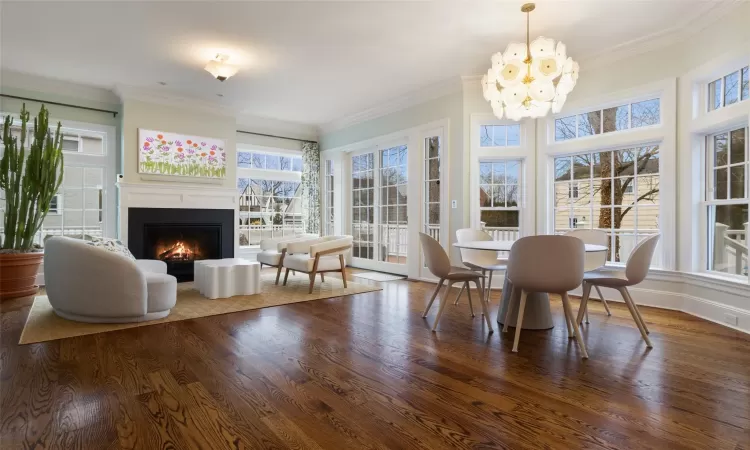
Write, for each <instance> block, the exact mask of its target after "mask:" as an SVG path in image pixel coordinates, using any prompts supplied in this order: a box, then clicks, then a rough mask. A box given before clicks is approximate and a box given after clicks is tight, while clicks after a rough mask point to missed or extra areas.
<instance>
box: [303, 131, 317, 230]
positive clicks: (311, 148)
mask: <svg viewBox="0 0 750 450" xmlns="http://www.w3.org/2000/svg"><path fill="white" fill-rule="evenodd" d="M301 185H302V224H303V226H304V229H305V233H315V234H320V146H319V145H318V143H317V142H304V143H303V144H302V182H301Z"/></svg>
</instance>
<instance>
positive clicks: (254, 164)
mask: <svg viewBox="0 0 750 450" xmlns="http://www.w3.org/2000/svg"><path fill="white" fill-rule="evenodd" d="M237 167H239V168H243V169H264V170H281V171H286V172H300V173H301V172H302V157H301V156H289V155H279V154H274V153H259V152H249V151H238V152H237Z"/></svg>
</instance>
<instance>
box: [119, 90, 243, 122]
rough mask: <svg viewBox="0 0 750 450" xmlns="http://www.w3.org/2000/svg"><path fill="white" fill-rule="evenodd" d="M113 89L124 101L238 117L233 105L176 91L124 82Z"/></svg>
mask: <svg viewBox="0 0 750 450" xmlns="http://www.w3.org/2000/svg"><path fill="white" fill-rule="evenodd" d="M113 91H114V93H115V94H116V95H117V96H118V97H119V98H120V101H122V103H125V101H127V100H130V101H140V102H146V103H155V104H158V105H163V106H171V107H177V108H185V109H190V110H191V111H200V112H204V113H207V114H214V115H220V116H227V117H232V118H234V117H237V115H238V114H239V111H237V110H236V109H235V108H232V107H231V106H226V105H222V104H220V103H219V102H216V101H210V100H205V99H201V98H196V97H186V96H183V95H180V94H177V93H175V92H165V91H163V90H158V89H152V88H144V87H137V86H128V85H123V84H117V85H115V88H114V89H113Z"/></svg>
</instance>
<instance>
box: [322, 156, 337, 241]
mask: <svg viewBox="0 0 750 450" xmlns="http://www.w3.org/2000/svg"><path fill="white" fill-rule="evenodd" d="M324 176H325V179H324V184H325V190H324V195H325V197H324V201H325V210H324V216H323V224H324V232H325V234H326V235H327V236H331V235H333V234H335V231H334V225H335V222H334V210H333V205H334V203H333V192H334V183H333V182H334V178H333V160H330V159H327V160H326V162H325V173H324Z"/></svg>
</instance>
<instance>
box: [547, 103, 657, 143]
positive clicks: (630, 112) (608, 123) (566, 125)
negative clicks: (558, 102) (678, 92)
mask: <svg viewBox="0 0 750 450" xmlns="http://www.w3.org/2000/svg"><path fill="white" fill-rule="evenodd" d="M660 122H661V103H660V101H659V99H652V100H645V101H642V102H635V103H630V104H627V105H622V106H615V107H612V108H605V109H599V110H595V111H591V112H587V113H584V114H578V115H575V116H568V117H562V118H559V119H555V141H567V140H569V139H577V138H581V137H586V136H594V135H597V134H602V133H612V132H616V131H622V130H628V129H631V128H640V127H647V126H651V125H658V124H659V123H660Z"/></svg>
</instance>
